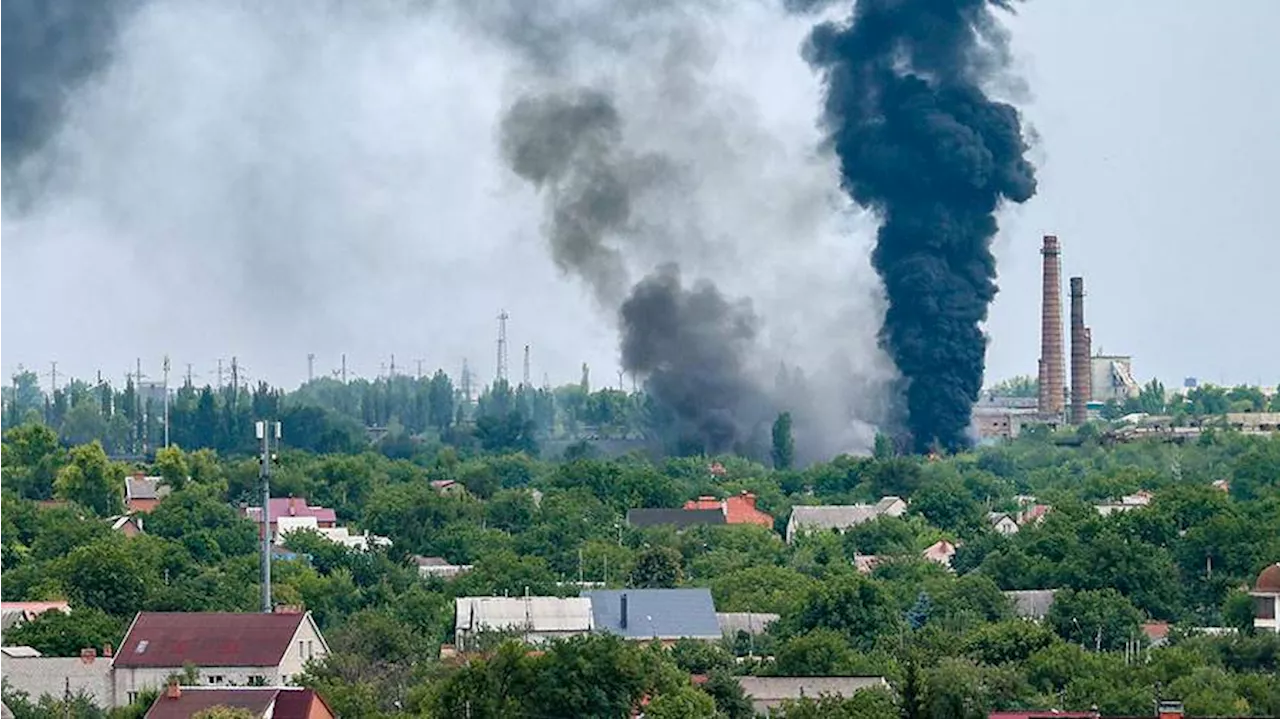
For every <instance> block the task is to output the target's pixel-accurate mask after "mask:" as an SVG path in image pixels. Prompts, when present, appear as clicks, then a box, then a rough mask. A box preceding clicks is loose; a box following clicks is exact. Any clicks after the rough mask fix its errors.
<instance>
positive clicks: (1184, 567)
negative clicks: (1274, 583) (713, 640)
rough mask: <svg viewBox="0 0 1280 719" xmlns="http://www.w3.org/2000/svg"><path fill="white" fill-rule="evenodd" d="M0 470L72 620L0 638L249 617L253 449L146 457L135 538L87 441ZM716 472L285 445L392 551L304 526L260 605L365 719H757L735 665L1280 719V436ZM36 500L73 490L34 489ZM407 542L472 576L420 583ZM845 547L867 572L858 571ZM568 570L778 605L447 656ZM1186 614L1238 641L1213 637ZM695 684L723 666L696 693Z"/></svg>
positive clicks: (32, 589)
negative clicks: (637, 520)
mask: <svg viewBox="0 0 1280 719" xmlns="http://www.w3.org/2000/svg"><path fill="white" fill-rule="evenodd" d="M0 456H2V458H3V507H2V511H0V517H2V518H3V525H4V526H3V532H2V533H0V534H2V536H3V580H4V588H5V599H6V600H36V599H54V598H66V599H68V600H70V601H71V603H72V605H73V607H74V608H75V610H74V611H73V612H72V614H71V615H69V616H68V615H62V614H58V613H50V614H46V615H43V616H42V617H41V618H40V619H38V620H36V621H35V622H32V623H30V624H28V625H25V626H23V627H22V628H20V629H17V630H11V632H6V640H7V641H10V642H13V643H22V644H30V645H32V646H35V647H36V648H38V649H40V650H41V651H45V652H47V653H50V654H62V655H68V656H72V655H75V654H76V653H77V652H78V651H79V649H80V648H81V647H84V646H101V645H102V644H104V643H106V642H111V643H113V644H115V645H118V643H119V639H120V637H121V635H122V633H123V631H124V628H125V626H126V625H127V622H128V620H129V619H130V617H132V615H133V613H134V612H135V611H138V610H144V609H145V610H169V611H214V610H235V611H253V610H254V609H255V608H256V606H257V602H258V587H257V586H256V583H257V577H258V572H257V558H256V554H255V550H256V545H255V537H256V528H255V527H254V525H253V524H252V523H251V522H249V521H248V520H246V519H245V518H244V517H243V516H242V513H241V512H240V510H239V509H238V507H239V506H240V504H241V502H243V501H245V500H246V499H248V498H250V497H251V496H252V491H253V488H254V487H255V485H256V473H257V465H256V462H255V461H254V460H253V459H252V458H251V457H245V458H240V459H237V458H224V457H222V456H220V455H218V454H216V453H214V452H212V451H208V450H202V451H196V452H184V451H181V450H177V449H172V450H169V451H165V452H160V453H158V455H157V457H156V459H155V463H154V464H152V465H150V466H148V467H146V469H147V470H148V471H150V472H152V473H154V474H158V475H161V476H163V477H166V481H168V482H171V483H172V485H173V487H174V489H173V491H172V493H171V494H170V495H169V496H168V497H166V498H165V499H164V500H163V501H162V502H161V503H160V504H159V506H158V507H157V508H156V509H155V510H154V511H153V512H152V513H151V514H150V515H148V516H147V517H146V524H145V529H146V533H145V534H143V535H141V536H138V537H134V538H125V537H123V536H122V535H120V534H118V533H114V532H112V531H111V529H110V525H109V524H108V523H107V522H106V521H104V518H105V517H107V516H110V515H111V514H114V513H116V512H118V511H120V509H121V507H120V504H119V502H120V490H121V482H122V480H123V477H124V475H125V474H126V473H127V472H128V471H130V470H131V469H132V468H133V466H129V465H125V464H123V463H118V462H112V461H111V460H110V459H108V458H107V456H106V454H105V453H104V452H103V451H102V450H101V448H99V447H96V446H95V445H92V444H90V445H86V446H78V447H75V448H72V449H67V448H66V447H64V446H62V444H61V443H60V442H59V441H58V437H57V436H56V434H54V432H53V431H52V429H51V428H49V427H45V426H42V425H27V426H23V427H19V428H15V429H12V430H9V431H8V432H6V433H5V436H4V449H3V454H2V455H0ZM709 461H710V460H708V459H707V458H671V459H667V460H664V461H662V462H659V463H653V462H651V461H648V460H645V459H642V458H638V457H627V458H622V459H617V460H608V461H605V460H594V459H576V460H573V461H567V462H547V461H543V460H539V459H537V458H534V457H531V456H529V455H527V454H524V453H513V454H472V455H467V454H466V453H462V452H459V451H458V450H457V448H455V447H450V446H442V445H437V446H435V447H434V448H433V449H431V450H430V451H425V450H424V451H420V452H417V453H415V454H414V455H413V457H412V458H409V459H392V458H389V457H387V456H386V455H385V454H382V453H377V452H372V451H367V452H364V453H361V454H354V455H345V454H330V455H319V454H314V453H309V452H302V451H296V450H295V451H291V452H285V453H283V455H282V456H281V458H280V465H279V469H278V471H277V473H276V474H275V475H274V477H273V485H274V487H275V489H276V494H278V495H287V494H293V495H295V496H299V497H305V498H306V499H307V501H308V503H310V504H318V505H323V506H329V507H333V508H335V510H336V511H337V514H338V518H339V522H340V523H341V524H343V525H346V526H348V527H350V528H351V529H352V530H353V531H365V530H368V531H371V532H374V533H377V534H381V535H384V536H387V537H389V538H391V540H392V541H393V546H392V547H391V548H390V550H385V551H384V550H379V551H375V552H369V553H365V552H353V551H348V550H346V549H343V548H342V547H341V546H339V545H335V544H329V543H327V542H325V541H324V540H323V539H322V538H320V537H319V536H317V535H308V534H297V535H294V536H293V537H291V538H290V539H289V541H288V547H289V548H291V549H292V550H294V551H295V552H297V553H298V554H299V555H300V556H301V557H302V559H299V560H294V561H281V562H278V563H277V565H276V567H275V568H274V571H273V580H274V584H275V586H274V587H273V589H274V592H275V596H276V599H277V600H278V601H279V602H282V603H291V604H301V605H304V606H305V607H307V608H308V609H309V610H311V611H312V612H314V614H315V616H316V618H317V620H318V621H319V623H320V625H321V627H322V629H323V631H324V632H325V636H326V638H327V639H328V640H329V643H330V645H331V647H332V649H333V654H332V655H331V656H330V657H329V658H327V659H326V660H324V661H322V662H317V663H315V664H313V665H312V666H310V667H309V668H308V673H307V677H306V679H305V682H306V683H307V684H308V685H310V686H314V687H316V688H317V689H319V690H320V691H321V692H322V693H323V694H324V696H325V697H326V698H327V699H328V700H329V701H330V703H331V704H332V705H333V706H334V708H335V709H336V710H337V711H338V712H339V713H340V714H342V715H343V716H362V717H375V719H376V718H379V717H385V718H395V719H404V718H406V717H411V716H457V715H458V714H457V711H458V707H464V708H465V707H467V706H470V707H471V710H472V712H473V714H472V716H474V717H485V716H489V717H497V716H510V715H513V714H514V715H519V714H521V713H523V714H526V715H541V714H549V715H558V714H560V713H561V710H559V709H557V707H561V708H571V709H572V712H571V713H572V714H573V715H581V716H624V715H625V714H624V713H623V712H622V710H621V708H622V707H628V708H629V707H634V706H637V704H638V703H639V702H641V701H643V700H645V698H647V699H648V700H649V701H650V702H651V706H654V705H656V708H655V709H654V715H657V716H712V715H713V714H710V713H707V709H708V707H709V706H711V707H714V709H713V711H714V712H719V714H715V715H716V716H746V714H743V713H741V712H742V711H743V710H742V708H741V697H740V696H738V695H735V694H734V692H733V691H732V687H731V686H730V685H731V684H736V682H732V676H733V675H735V674H740V673H753V674H774V675H788V676H805V675H828V674H873V675H884V676H886V677H887V678H888V679H889V680H890V682H891V683H892V685H893V687H894V693H893V694H892V695H884V696H881V695H871V696H869V697H867V698H860V699H858V700H857V702H859V703H858V704H857V707H856V708H850V707H849V706H846V704H848V703H847V702H845V703H840V706H838V707H828V708H827V710H823V709H821V708H819V707H815V706H807V707H797V708H795V709H794V710H792V711H794V712H795V713H790V712H789V713H788V714H787V716H795V717H819V716H868V717H871V716H875V717H882V716H883V717H886V719H887V717H889V716H902V717H907V719H911V718H912V717H922V716H965V717H968V716H974V717H978V716H983V715H984V713H985V712H986V711H987V710H992V709H1016V708H1037V709H1051V708H1059V709H1072V710H1083V709H1088V708H1089V707H1091V706H1094V705H1096V706H1098V707H1099V709H1100V710H1101V711H1102V712H1103V713H1108V714H1122V715H1139V714H1146V713H1149V712H1150V708H1151V702H1152V700H1153V698H1154V697H1155V696H1156V692H1157V691H1159V692H1162V694H1163V696H1165V697H1170V698H1177V699H1181V700H1182V701H1184V702H1185V703H1186V706H1187V709H1188V712H1190V713H1193V714H1199V715H1241V714H1244V715H1248V714H1253V715H1259V716H1263V715H1276V714H1278V713H1280V686H1278V685H1277V683H1276V682H1275V680H1274V677H1275V673H1276V671H1277V669H1278V667H1277V658H1278V657H1280V637H1276V636H1273V635H1254V634H1253V632H1252V622H1251V606H1250V601H1249V597H1248V595H1247V593H1246V592H1245V591H1244V589H1245V588H1246V587H1247V586H1248V585H1249V583H1250V582H1252V581H1253V579H1254V577H1256V575H1257V573H1258V572H1259V571H1260V570H1261V569H1262V568H1263V567H1265V566H1266V565H1268V564H1269V563H1271V562H1274V561H1276V560H1277V559H1280V533H1278V532H1276V531H1275V528H1276V527H1278V526H1280V439H1267V438H1260V437H1250V436H1241V435H1237V434H1234V433H1231V432H1216V433H1210V434H1206V435H1205V436H1204V437H1202V439H1201V440H1200V441H1199V442H1197V443H1194V444H1190V445H1186V446H1178V445H1172V444H1158V443H1147V442H1136V443H1132V444H1126V445H1120V446H1115V447H1105V446H1100V445H1097V444H1094V443H1090V442H1086V443H1085V444H1084V445H1083V446H1081V447H1061V446H1057V445H1055V444H1053V443H1052V442H1051V441H1050V440H1048V439H1042V438H1037V437H1028V438H1026V439H1022V440H1019V441H1017V442H1015V443H1013V444H1010V445H1008V446H1003V447H997V448H986V449H982V450H980V451H977V452H975V453H970V454H962V455H957V456H954V457H947V458H942V459H934V460H929V459H923V458H901V457H899V458H893V457H881V458H875V457H872V458H854V457H839V458H836V459H834V460H832V461H831V462H826V463H820V464H817V465H814V466H812V467H809V468H807V469H804V470H798V471H780V470H772V469H769V468H767V467H765V466H762V465H760V464H756V463H751V462H748V461H746V460H743V459H740V458H735V457H723V458H719V463H720V465H721V467H722V468H723V470H724V471H723V472H721V471H720V469H719V468H717V469H716V471H714V472H713V471H712V470H711V468H710V467H709V466H708V462H709ZM134 466H136V465H134ZM439 479H449V480H454V481H457V482H460V483H462V484H463V485H464V487H465V488H466V490H467V491H466V492H465V493H462V494H459V495H449V494H442V493H440V492H438V491H437V490H435V489H433V488H432V486H431V484H430V482H431V481H433V480H439ZM1218 480H1226V483H1227V485H1228V491H1223V490H1222V489H1219V488H1217V487H1215V486H1213V483H1214V482H1215V481H1218ZM533 490H537V492H536V493H535V492H534V491H533ZM744 490H745V491H751V492H754V493H755V494H756V495H757V497H758V505H759V506H760V507H761V508H762V509H764V510H765V511H768V512H769V513H771V514H772V515H773V516H774V517H775V518H776V523H775V527H774V528H773V530H772V531H771V530H770V529H769V528H766V527H759V526H739V525H730V526H718V527H700V528H695V529H691V530H689V531H686V532H683V533H676V532H674V531H671V530H664V529H649V530H639V529H635V528H631V527H628V526H626V523H625V521H624V519H623V518H624V513H625V511H626V510H627V509H629V508H632V507H646V506H648V507H678V506H680V505H681V504H682V503H683V502H684V501H686V500H688V499H691V498H693V497H697V496H699V495H704V494H712V495H716V496H726V495H728V494H736V493H739V492H741V491H744ZM1139 490H1148V491H1150V492H1152V493H1153V494H1154V499H1153V500H1152V503H1151V505H1150V506H1148V507H1145V508H1142V509H1138V510H1134V511H1131V512H1125V513H1117V514H1112V515H1109V516H1102V515H1100V514H1099V513H1098V512H1097V511H1096V510H1095V509H1094V508H1093V506H1092V505H1093V504H1095V503H1098V502H1102V501H1105V500H1108V499H1112V498H1115V497H1118V496H1120V495H1124V494H1129V493H1133V492H1136V491H1139ZM888 494H893V495H898V496H902V497H905V498H908V499H909V500H910V506H911V509H910V511H909V513H908V514H907V515H906V516H905V517H903V518H900V519H899V518H881V519H878V520H875V521H873V522H869V523H866V524H863V525H860V526H858V527H857V528H855V529H853V530H852V531H849V532H846V533H845V534H842V535H841V534H817V535H812V536H807V537H804V538H802V539H800V540H799V541H797V542H795V543H794V544H787V543H785V542H784V541H783V540H782V539H781V537H780V536H779V534H780V530H781V529H782V528H783V527H784V526H785V522H786V518H787V516H788V513H789V511H790V508H791V507H792V506H794V505H796V504H802V503H824V504H836V503H851V502H873V501H875V500H876V499H878V498H879V497H881V496H883V495H888ZM1027 494H1031V495H1035V496H1036V497H1037V501H1038V502H1040V503H1045V504H1049V505H1052V507H1053V509H1052V510H1051V511H1050V512H1049V513H1048V514H1047V515H1046V516H1045V518H1044V520H1043V521H1042V522H1040V523H1038V524H1028V525H1025V526H1024V527H1023V528H1022V529H1021V531H1019V532H1018V533H1017V534H1015V535H1013V536H1003V535H1000V534H998V533H996V532H994V531H993V530H992V528H991V526H990V524H989V523H988V522H987V519H986V513H987V511H988V510H1009V511H1012V510H1014V509H1016V508H1017V507H1018V499H1017V497H1018V496H1019V495H1027ZM48 496H53V497H56V498H58V499H60V500H63V501H64V502H65V503H64V504H55V505H52V506H45V505H40V504H38V503H37V502H36V501H34V500H36V499H41V498H44V497H48ZM942 538H945V539H948V540H951V541H953V542H955V543H956V544H957V545H959V551H958V553H957V554H956V556H955V557H954V559H953V562H952V564H953V569H952V570H948V569H946V568H944V567H942V566H940V565H938V564H935V563H933V562H930V561H927V560H924V559H922V558H921V556H920V552H921V551H922V550H923V549H924V548H925V547H927V546H929V545H930V544H932V543H933V542H935V541H937V540H938V539H942ZM410 555H424V556H440V557H444V558H445V559H447V560H449V561H451V562H453V563H457V564H471V565H474V569H473V570H472V571H471V572H469V573H467V574H465V575H463V576H461V577H459V578H457V579H455V580H452V581H449V582H443V581H440V580H437V579H423V578H420V577H419V576H418V574H417V570H416V568H415V567H414V566H413V565H412V563H411V562H410V561H409V559H408V558H409V556H410ZM855 555H877V556H879V557H881V558H882V561H881V563H880V565H879V566H877V567H876V568H875V569H874V571H872V572H871V573H870V574H869V575H863V574H860V573H859V572H858V571H857V570H856V569H855V568H854V566H853V560H854V557H855ZM579 576H582V577H583V578H584V579H586V580H587V581H593V582H604V583H605V584H606V585H608V586H612V587H621V586H658V587H663V586H701V587H708V588H709V589H710V590H711V592H712V595H713V597H714V598H715V602H716V606H717V609H718V610H719V611H753V612H774V613H777V614H779V615H780V616H781V619H780V620H779V621H778V622H777V623H776V624H775V625H773V626H772V627H771V628H770V630H769V631H768V633H767V634H765V635H763V636H758V637H755V638H754V639H753V638H749V637H746V636H745V635H740V636H737V637H731V638H729V639H727V640H726V641H725V642H723V643H722V644H720V645H714V644H713V645H695V644H691V643H684V644H682V645H681V646H680V647H677V649H676V650H673V651H670V652H658V651H657V650H655V649H650V648H647V647H642V646H635V645H623V644H621V643H619V642H615V641H613V640H609V639H607V638H592V639H587V640H577V641H574V642H569V643H567V644H564V645H561V646H557V647H554V648H552V649H551V650H550V651H548V652H547V653H546V654H545V655H542V656H541V657H531V656H527V655H526V654H525V652H524V650H523V649H520V648H517V647H511V646H508V647H505V648H497V647H495V649H494V653H492V654H491V655H489V657H488V658H487V659H484V660H483V661H473V662H470V663H467V664H465V665H460V664H458V663H451V662H450V661H447V660H441V659H439V658H438V657H439V647H440V644H441V643H442V642H450V641H452V627H453V621H452V620H453V617H452V613H453V599H454V598H455V597H460V596H476V595H501V594H523V593H524V592H526V591H528V592H529V593H531V594H545V595H564V594H573V593H576V592H577V586H576V585H575V584H574V582H575V581H576V579H577V578H578V577H579ZM1010 589H1057V590H1059V593H1058V596H1057V600H1056V601H1055V603H1054V604H1053V608H1052V609H1051V611H1050V614H1049V616H1048V617H1047V619H1046V621H1045V622H1044V623H1041V624H1036V623H1030V622H1026V621H1022V620H1018V619H1015V617H1014V613H1013V608H1012V606H1011V605H1010V603H1009V601H1008V600H1007V599H1006V597H1005V596H1004V595H1003V594H1002V590H1010ZM1153 620H1161V621H1167V622H1170V623H1171V624H1172V625H1173V626H1174V629H1173V630H1172V631H1171V633H1170V636H1171V641H1170V644H1169V646H1165V647H1155V648H1153V647H1150V646H1149V643H1148V641H1147V639H1146V637H1145V635H1144V634H1143V632H1142V626H1141V625H1142V623H1144V622H1147V621H1153ZM1201 626H1217V627H1227V628H1229V629H1231V630H1233V631H1232V633H1231V634H1229V635H1228V636H1221V637H1216V636H1200V635H1197V634H1196V633H1195V631H1194V629H1193V628H1195V627H1201ZM690 673H695V674H700V675H708V676H710V677H713V679H714V681H712V680H708V682H707V683H706V684H699V685H693V684H692V683H691V682H690V681H689V680H688V675H689V674H690ZM508 680H509V681H508ZM1157 686H1158V687H1159V689H1157ZM599 687H608V688H609V689H608V691H598V688H599ZM664 697H665V698H664ZM33 699H36V698H33ZM708 700H709V701H710V704H708ZM668 706H670V707H673V708H671V709H670V710H669V711H670V712H671V713H664V712H667V711H668V710H667V709H664V707H668ZM734 707H737V708H736V709H735V708H734ZM548 710H550V711H548ZM681 711H684V712H685V713H684V714H681V713H679V712H681ZM850 712H854V713H850Z"/></svg>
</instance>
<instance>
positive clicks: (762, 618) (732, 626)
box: [716, 612, 779, 637]
mask: <svg viewBox="0 0 1280 719" xmlns="http://www.w3.org/2000/svg"><path fill="white" fill-rule="evenodd" d="M778 619H779V615H777V614H769V613H764V612H716V621H717V622H719V624H720V633H721V634H726V635H728V636H730V637H733V636H737V634H738V632H746V633H747V634H751V635H758V634H764V632H765V630H766V629H768V628H769V625H770V624H773V623H774V622H776V621H778Z"/></svg>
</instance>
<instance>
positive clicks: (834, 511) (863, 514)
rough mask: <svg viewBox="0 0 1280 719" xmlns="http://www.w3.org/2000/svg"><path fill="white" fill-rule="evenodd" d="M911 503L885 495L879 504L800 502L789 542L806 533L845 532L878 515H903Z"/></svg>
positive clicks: (789, 528)
mask: <svg viewBox="0 0 1280 719" xmlns="http://www.w3.org/2000/svg"><path fill="white" fill-rule="evenodd" d="M906 513H907V503H906V502H905V501H903V500H902V498H900V497H892V496H890V497H881V498H880V501H879V502H876V503H875V504H844V505H817V506H812V505H796V506H795V507H792V508H791V518H790V519H788V520H787V537H786V539H787V544H791V543H792V542H793V541H795V538H796V537H797V536H799V535H800V534H803V533H806V532H815V531H817V532H821V531H834V532H844V531H845V530H847V529H850V528H851V527H856V526H857V525H859V524H862V523H863V522H869V521H871V520H873V519H875V518H876V517H881V516H884V517H901V516H902V515H904V514H906Z"/></svg>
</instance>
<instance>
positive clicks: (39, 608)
mask: <svg viewBox="0 0 1280 719" xmlns="http://www.w3.org/2000/svg"><path fill="white" fill-rule="evenodd" d="M49 611H58V612H62V613H63V614H70V613H71V605H70V604H67V603H66V601H62V600H59V601H56V602H0V630H3V629H9V628H11V627H14V626H17V625H19V624H22V623H23V622H29V621H31V620H33V619H35V618H36V617H38V616H40V615H41V614H44V613H45V612H49Z"/></svg>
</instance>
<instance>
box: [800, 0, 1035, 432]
mask: <svg viewBox="0 0 1280 719" xmlns="http://www.w3.org/2000/svg"><path fill="white" fill-rule="evenodd" d="M802 4H803V3H802ZM993 5H994V6H998V7H1002V8H1006V9H1007V8H1008V3H1007V2H1000V1H992V2H988V0H956V1H953V2H932V1H930V0H858V2H857V4H856V6H855V8H854V10H853V15H852V17H851V18H850V19H849V20H848V21H847V22H841V23H826V24H822V25H819V26H818V27H817V28H816V29H815V30H814V32H813V34H812V36H811V37H810V40H809V43H808V46H807V48H806V54H807V57H808V59H809V61H810V62H811V63H812V64H813V65H814V66H816V67H818V68H821V69H822V70H823V71H824V72H825V75H826V80H827V98H826V117H825V124H826V127H827V129H828V131H829V132H830V142H831V145H832V146H833V147H834V149H835V152H836V154H837V155H838V156H839V158H840V168H841V171H842V185H843V186H844V188H845V190H846V191H847V192H848V193H849V194H850V195H851V196H852V198H853V199H854V201H856V202H857V203H858V204H860V205H862V206H864V207H868V208H872V209H873V210H875V211H876V213H877V214H878V215H879V216H880V219H881V220H882V224H881V227H880V230H879V233H878V235H877V244H876V248H875V251H874V252H873V254H872V264H873V265H874V266H875V268H876V271H877V272H879V274H880V276H881V277H882V278H883V280H884V286H885V292H886V294H887V296H888V302H889V306H888V309H887V312H886V315H885V320H884V326H883V329H882V331H881V336H880V341H881V343H882V344H883V346H884V347H885V348H886V349H887V350H888V352H889V353H890V354H891V355H892V357H893V358H894V360H895V362H896V364H897V366H898V369H899V371H900V372H901V373H902V375H903V378H904V383H905V395H906V407H907V413H908V417H907V425H908V428H909V430H910V432H911V436H912V439H913V441H914V444H915V446H916V448H917V449H918V450H922V451H923V450H926V449H928V448H930V447H931V446H933V445H935V443H936V444H938V445H941V446H942V447H944V448H946V449H956V448H958V447H961V446H963V445H965V444H967V443H968V439H967V429H968V427H969V423H970V419H971V414H972V408H973V403H974V402H975V401H976V400H977V398H978V393H979V390H980V389H981V385H982V373H983V362H984V356H985V352H986V338H985V336H984V334H983V332H982V328H981V323H982V322H983V321H985V320H986V317H987V307H988V305H989V304H990V303H991V300H992V299H993V298H994V297H995V294H996V285H995V277H996V270H995V258H994V257H993V256H992V253H991V240H992V238H993V237H994V236H995V234H996V230H997V227H996V219H995V212H996V210H997V209H998V207H999V206H1000V204H1001V202H1002V201H1004V200H1010V201H1013V202H1024V201H1026V200H1027V199H1029V198H1030V197H1031V196H1032V195H1033V194H1035V189H1036V182H1035V176H1034V170H1033V168H1032V166H1031V164H1030V163H1029V162H1028V161H1027V160H1026V159H1025V157H1024V153H1025V152H1026V150H1027V149H1028V148H1027V143H1026V142H1025V141H1024V139H1023V136H1022V132H1021V128H1020V126H1019V117H1018V112H1017V110H1015V109H1014V108H1013V107H1012V106H1010V105H1008V104H1005V103H1002V102H997V101H995V100H992V99H991V98H989V97H988V96H987V95H986V93H985V92H984V84H985V83H987V82H988V81H990V80H993V79H995V78H997V77H998V76H999V74H1000V73H1001V72H1002V71H1003V70H1004V69H1005V68H1006V66H1007V64H1008V52H1007V44H1006V37H1005V33H1004V30H1003V29H1002V28H1001V27H1000V25H999V24H998V22H997V21H996V19H995V18H994V16H993V14H992V12H991V6H993Z"/></svg>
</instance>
